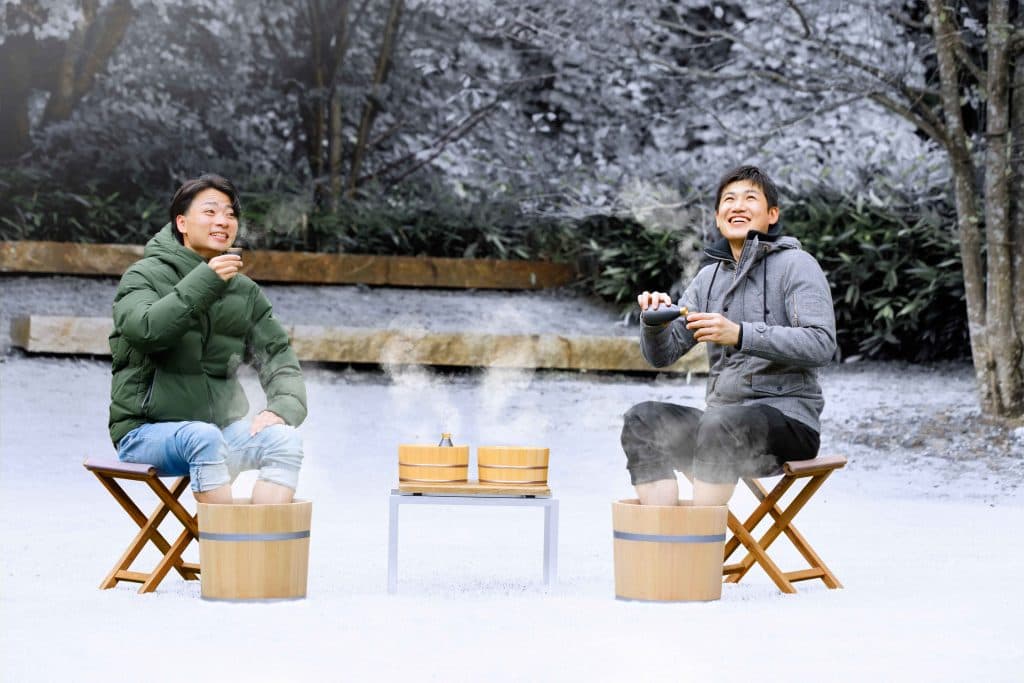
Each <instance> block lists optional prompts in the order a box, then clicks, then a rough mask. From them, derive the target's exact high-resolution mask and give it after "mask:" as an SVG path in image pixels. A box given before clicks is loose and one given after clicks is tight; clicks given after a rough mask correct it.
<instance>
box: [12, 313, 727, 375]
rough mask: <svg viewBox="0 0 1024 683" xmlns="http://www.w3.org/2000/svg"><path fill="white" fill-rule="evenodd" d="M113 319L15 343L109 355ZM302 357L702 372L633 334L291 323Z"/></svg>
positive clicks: (699, 352)
mask: <svg viewBox="0 0 1024 683" xmlns="http://www.w3.org/2000/svg"><path fill="white" fill-rule="evenodd" d="M112 327H113V322H112V321H111V320H110V318H85V317H65V316H42V315H33V316H28V317H21V318H17V319H15V320H14V322H13V323H12V324H11V343H12V344H13V345H14V346H17V347H19V348H22V349H24V350H25V351H28V352H29V353H53V354H72V355H74V354H86V355H96V356H109V355H110V348H109V346H108V344H107V336H108V335H109V334H110V331H111V329H112ZM285 329H287V330H288V334H289V336H290V337H291V340H292V345H293V348H294V349H295V353H296V355H298V357H299V360H303V361H322V362H332V363H373V364H385V365H389V364H397V365H402V364H409V365H451V366H463V367H503V368H524V369H540V368H547V369H560V370H609V371H619V372H642V371H646V372H667V373H687V372H693V373H696V374H704V373H707V371H708V365H707V354H706V352H705V350H704V345H703V344H699V345H698V346H697V347H696V348H694V349H693V350H691V351H690V352H689V353H688V354H686V355H685V356H683V357H682V358H681V359H679V360H678V361H677V362H676V363H674V364H673V365H670V366H669V367H667V368H658V369H655V368H652V367H651V366H649V365H648V364H647V363H646V362H645V361H644V360H643V358H642V357H641V356H640V342H639V339H637V338H636V337H564V336H559V335H551V334H523V335H514V334H507V335H498V334H482V333H477V332H426V331H415V330H387V329H373V328H364V327H323V326H319V325H286V326H285Z"/></svg>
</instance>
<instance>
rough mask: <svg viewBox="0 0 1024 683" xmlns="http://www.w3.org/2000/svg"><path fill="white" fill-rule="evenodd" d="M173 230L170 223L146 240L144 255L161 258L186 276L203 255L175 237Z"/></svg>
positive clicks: (179, 273)
mask: <svg viewBox="0 0 1024 683" xmlns="http://www.w3.org/2000/svg"><path fill="white" fill-rule="evenodd" d="M171 230H172V226H171V224H170V223H168V224H167V225H165V226H164V227H162V228H161V229H160V232H158V233H157V234H156V235H154V236H153V237H152V238H151V239H150V240H149V241H148V242H146V248H145V250H144V251H143V252H142V255H143V256H144V257H146V258H156V259H159V260H160V261H162V262H164V263H166V264H167V265H169V266H170V267H171V268H173V269H174V270H175V272H176V273H178V275H182V276H184V275H185V274H186V273H188V272H189V271H191V270H192V269H193V268H195V267H196V266H197V265H199V263H201V262H202V261H203V257H202V256H200V255H199V254H197V253H196V252H194V251H192V250H191V249H189V248H188V247H186V246H185V245H183V244H182V243H181V242H179V241H178V240H177V239H175V238H174V233H173V232H171Z"/></svg>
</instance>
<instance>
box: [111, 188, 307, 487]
mask: <svg viewBox="0 0 1024 683" xmlns="http://www.w3.org/2000/svg"><path fill="white" fill-rule="evenodd" d="M239 212H240V207H239V201H238V193H237V192H236V190H235V188H234V186H233V185H232V184H231V182H230V181H228V180H227V179H225V178H222V177H220V176H217V175H203V176H201V177H199V178H195V179H192V180H188V181H186V182H185V183H184V184H183V185H182V186H181V187H180V188H179V189H178V191H177V193H176V194H175V195H174V199H173V200H172V201H171V207H170V219H171V222H170V224H168V225H165V226H164V227H163V229H161V230H160V232H158V233H157V234H156V236H155V237H153V238H152V239H151V240H150V241H149V243H148V244H147V245H146V249H145V252H144V254H143V258H142V260H140V261H138V262H136V263H135V264H134V265H132V266H131V268H129V269H128V271H127V272H125V274H124V275H123V276H122V278H121V283H120V285H119V286H118V288H117V293H116V295H115V297H114V330H113V332H112V333H111V335H110V351H111V354H112V356H113V361H112V373H113V379H112V382H111V390H110V424H109V426H110V437H111V439H112V440H113V442H114V447H115V448H117V453H118V458H120V459H121V460H122V461H124V462H135V463H147V464H151V465H155V466H156V468H157V471H159V472H160V473H161V474H165V475H169V476H180V475H184V474H188V475H189V476H190V477H191V480H192V491H193V493H194V494H195V498H196V500H198V501H200V502H204V503H230V502H231V500H232V497H231V482H232V481H233V480H234V478H235V477H236V476H237V475H238V473H239V472H241V471H244V470H251V469H255V470H259V477H258V480H257V482H256V484H255V486H254V487H253V491H252V502H253V503H287V502H290V501H291V500H292V497H293V495H294V492H295V487H296V484H297V483H298V475H299V467H300V465H301V463H302V441H301V438H300V437H299V434H298V432H297V431H296V429H295V428H296V427H297V426H298V425H299V424H301V423H302V421H303V420H304V419H305V417H306V388H305V384H304V383H303V380H302V371H301V369H300V368H299V362H298V359H297V358H296V356H295V352H294V351H293V350H292V348H291V344H290V342H289V340H288V335H287V333H286V332H285V331H284V328H282V327H281V325H280V323H278V322H277V320H276V319H275V318H274V316H273V315H272V313H271V306H270V302H269V301H268V300H267V298H266V296H265V295H264V294H263V292H262V291H261V290H260V288H259V285H257V284H256V283H255V282H253V281H252V280H251V279H249V278H248V277H246V276H245V275H242V274H241V272H240V271H241V268H242V259H241V256H239V255H237V254H230V253H227V249H228V247H230V246H231V245H232V244H233V243H234V241H235V237H236V236H237V234H238V215H239ZM243 361H244V362H249V363H251V364H252V365H254V366H255V368H256V369H257V372H258V375H259V381H260V384H261V386H262V387H263V391H264V393H265V394H266V399H267V404H266V408H265V409H264V410H263V411H261V412H259V413H258V414H257V415H256V416H255V418H253V419H252V421H248V420H246V419H245V417H246V415H248V412H249V402H248V399H247V398H246V396H245V392H244V391H243V390H242V386H241V384H240V383H239V381H238V376H237V370H238V366H239V365H240V364H241V363H242V362H243Z"/></svg>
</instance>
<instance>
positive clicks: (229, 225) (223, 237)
mask: <svg viewBox="0 0 1024 683" xmlns="http://www.w3.org/2000/svg"><path fill="white" fill-rule="evenodd" d="M174 222H175V225H176V227H177V228H178V232H180V233H181V235H182V238H183V239H182V242H183V244H184V245H185V246H186V247H188V248H189V249H191V250H192V251H194V252H196V253H197V254H199V255H200V256H202V257H203V258H205V259H209V258H212V257H214V256H217V255H219V254H223V253H224V252H225V251H226V250H227V248H228V247H230V246H231V245H232V244H233V243H234V241H235V237H236V236H237V235H238V216H236V215H235V210H234V208H233V207H232V206H231V198H230V197H228V196H227V195H226V194H224V193H223V192H221V191H220V190H215V189H213V188H209V189H206V190H203V191H202V192H199V193H198V194H196V196H195V197H193V198H192V203H191V204H189V207H188V209H187V210H186V211H185V213H183V214H178V215H177V216H176V217H175V219H174Z"/></svg>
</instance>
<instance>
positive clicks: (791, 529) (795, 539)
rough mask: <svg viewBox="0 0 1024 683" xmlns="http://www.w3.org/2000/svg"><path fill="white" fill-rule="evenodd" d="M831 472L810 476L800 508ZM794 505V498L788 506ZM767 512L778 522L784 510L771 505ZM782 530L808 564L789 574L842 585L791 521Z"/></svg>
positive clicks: (793, 515) (836, 585)
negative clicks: (808, 566) (805, 567)
mask: <svg viewBox="0 0 1024 683" xmlns="http://www.w3.org/2000/svg"><path fill="white" fill-rule="evenodd" d="M831 474H832V470H829V471H827V472H822V473H820V474H816V475H814V476H813V477H812V478H811V481H809V482H808V483H807V486H805V487H804V491H807V489H810V491H809V492H808V494H807V496H806V498H805V499H804V500H803V502H801V503H800V508H802V507H803V506H804V505H805V504H806V503H807V501H809V500H810V498H811V496H812V495H814V493H816V492H817V491H818V489H820V488H821V486H822V484H824V483H825V479H827V478H828V477H829V475H831ZM794 505H796V501H795V500H794V501H793V503H792V505H791V506H790V507H793V506H794ZM800 508H797V509H796V510H794V511H793V514H792V515H790V516H789V519H790V520H792V519H793V518H794V517H795V516H796V513H797V512H799V511H800ZM769 512H770V514H771V516H772V518H773V519H774V520H775V521H776V523H778V522H779V521H780V520H781V519H782V516H783V514H784V512H783V511H780V510H779V508H778V507H777V506H773V507H772V509H771V510H770V511H769ZM787 512H788V509H787ZM782 532H783V533H784V534H786V537H787V538H788V539H789V540H790V542H791V543H792V544H793V547H795V548H796V549H797V550H798V551H799V552H800V554H801V555H803V557H804V559H805V560H807V563H808V564H809V565H810V568H809V569H806V570H803V571H800V572H789V574H790V575H794V574H795V575H799V576H800V580H806V579H819V578H820V579H821V580H822V581H823V582H824V583H825V585H826V586H828V587H829V588H842V587H843V584H841V583H840V582H839V579H837V578H836V576H835V574H833V573H832V571H831V570H830V569H829V568H828V567H827V566H826V565H825V562H824V561H823V560H822V559H821V557H820V556H819V555H818V554H817V553H816V552H815V551H814V549H813V548H811V545H810V544H809V543H808V542H807V539H805V538H804V537H803V534H801V533H800V531H799V530H798V529H797V528H796V526H794V525H793V524H792V522H790V523H788V524H785V525H784V527H783V529H782Z"/></svg>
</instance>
